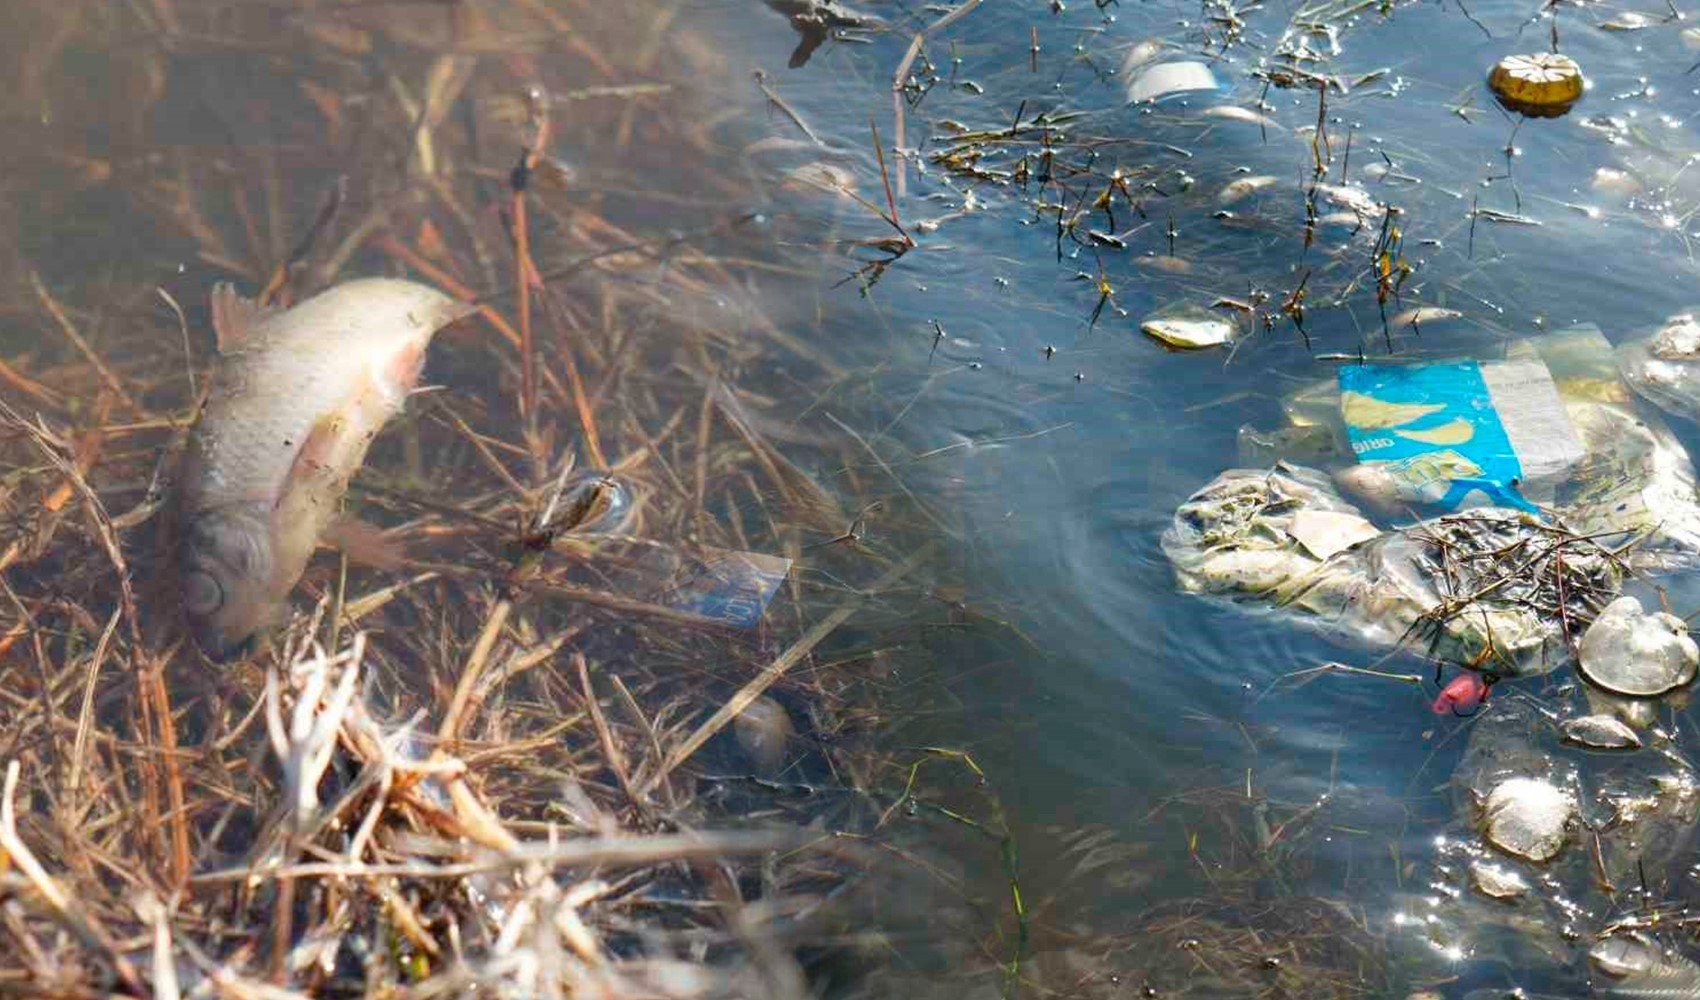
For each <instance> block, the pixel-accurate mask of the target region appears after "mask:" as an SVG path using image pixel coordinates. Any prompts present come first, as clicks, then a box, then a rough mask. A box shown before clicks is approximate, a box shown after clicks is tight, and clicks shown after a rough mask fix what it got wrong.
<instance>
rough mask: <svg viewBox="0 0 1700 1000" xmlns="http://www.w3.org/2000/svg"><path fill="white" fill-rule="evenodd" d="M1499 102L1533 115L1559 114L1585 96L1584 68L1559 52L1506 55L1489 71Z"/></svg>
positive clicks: (1491, 83)
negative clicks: (1583, 83)
mask: <svg viewBox="0 0 1700 1000" xmlns="http://www.w3.org/2000/svg"><path fill="white" fill-rule="evenodd" d="M1488 86H1489V87H1491V88H1492V89H1493V93H1494V96H1495V97H1497V98H1499V103H1501V104H1503V105H1505V107H1506V108H1507V109H1509V110H1511V111H1516V112H1519V113H1521V114H1525V115H1529V116H1530V117H1534V118H1556V117H1558V116H1559V115H1562V114H1564V113H1565V112H1566V111H1569V110H1570V106H1571V105H1573V104H1575V103H1576V101H1577V100H1578V99H1579V98H1580V97H1581V96H1582V89H1583V85H1582V68H1581V67H1580V66H1577V65H1576V60H1574V59H1572V58H1570V57H1569V56H1565V55H1559V54H1558V53H1556V52H1537V53H1534V54H1533V55H1526V56H1506V57H1505V58H1504V59H1501V60H1500V61H1499V63H1498V64H1497V65H1496V66H1494V68H1493V71H1492V72H1490V73H1489V74H1488Z"/></svg>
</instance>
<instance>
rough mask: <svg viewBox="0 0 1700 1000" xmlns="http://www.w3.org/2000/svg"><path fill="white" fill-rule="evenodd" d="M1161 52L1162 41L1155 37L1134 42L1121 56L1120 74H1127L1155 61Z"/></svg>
mask: <svg viewBox="0 0 1700 1000" xmlns="http://www.w3.org/2000/svg"><path fill="white" fill-rule="evenodd" d="M1162 54H1163V43H1162V42H1160V41H1158V40H1157V39H1155V38H1147V39H1145V40H1144V41H1142V42H1135V43H1134V44H1133V45H1132V46H1130V47H1129V48H1128V50H1127V54H1126V55H1124V56H1122V69H1121V74H1122V76H1124V77H1125V76H1128V75H1130V74H1132V73H1133V72H1134V71H1135V70H1137V69H1139V68H1140V67H1141V66H1147V65H1149V64H1151V63H1153V62H1156V61H1157V57H1158V56H1160V55H1162Z"/></svg>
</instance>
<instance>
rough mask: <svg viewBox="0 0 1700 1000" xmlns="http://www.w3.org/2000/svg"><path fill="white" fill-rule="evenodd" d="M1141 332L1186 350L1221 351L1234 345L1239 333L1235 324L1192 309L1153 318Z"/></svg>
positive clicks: (1223, 318) (1142, 326) (1143, 325)
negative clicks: (1213, 348)
mask: <svg viewBox="0 0 1700 1000" xmlns="http://www.w3.org/2000/svg"><path fill="white" fill-rule="evenodd" d="M1139 328H1140V329H1141V330H1142V331H1144V332H1145V333H1146V334H1147V335H1148V336H1151V337H1155V338H1156V339H1158V340H1160V341H1162V342H1163V343H1165V344H1167V345H1169V346H1170V347H1178V348H1181V349H1183V350H1198V349H1200V348H1205V347H1221V346H1223V345H1225V344H1229V343H1232V342H1233V339H1234V335H1235V334H1236V332H1237V330H1236V328H1235V327H1234V323H1233V321H1232V320H1230V319H1227V318H1225V317H1222V316H1218V315H1216V314H1214V313H1211V312H1207V311H1205V310H1203V309H1196V308H1190V307H1189V308H1184V309H1179V310H1175V311H1173V312H1170V313H1168V314H1164V315H1156V316H1149V317H1147V318H1146V319H1145V321H1144V322H1143V323H1140V324H1139Z"/></svg>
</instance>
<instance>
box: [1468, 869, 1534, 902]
mask: <svg viewBox="0 0 1700 1000" xmlns="http://www.w3.org/2000/svg"><path fill="white" fill-rule="evenodd" d="M1470 883H1471V884H1472V885H1474V886H1475V887H1476V891H1477V892H1479V893H1481V894H1482V895H1484V896H1488V897H1490V898H1492V899H1516V898H1517V897H1518V896H1521V895H1523V894H1524V893H1525V892H1528V891H1529V883H1528V881H1526V880H1525V879H1524V878H1523V876H1522V875H1519V874H1518V873H1517V872H1514V871H1512V870H1511V869H1509V868H1507V867H1505V866H1504V865H1499V864H1494V863H1493V862H1490V861H1472V862H1470Z"/></svg>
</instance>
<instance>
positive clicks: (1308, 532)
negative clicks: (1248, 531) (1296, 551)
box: [1287, 510, 1381, 559]
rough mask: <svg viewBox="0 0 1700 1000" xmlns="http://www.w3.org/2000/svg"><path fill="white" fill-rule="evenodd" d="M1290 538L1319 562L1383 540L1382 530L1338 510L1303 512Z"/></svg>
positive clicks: (1290, 527) (1289, 531) (1289, 527)
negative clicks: (1336, 554)
mask: <svg viewBox="0 0 1700 1000" xmlns="http://www.w3.org/2000/svg"><path fill="white" fill-rule="evenodd" d="M1287 534H1289V535H1292V536H1293V540H1294V541H1296V542H1298V543H1299V544H1300V545H1302V546H1304V548H1305V551H1306V552H1309V553H1310V554H1311V555H1313V556H1315V557H1316V558H1318V559H1327V558H1328V557H1329V556H1331V555H1333V554H1335V553H1336V552H1344V551H1346V550H1347V549H1349V548H1351V547H1352V546H1354V545H1357V544H1358V543H1359V542H1367V541H1369V540H1370V539H1372V538H1380V537H1381V529H1380V528H1377V527H1376V526H1375V525H1373V524H1371V523H1370V522H1369V521H1367V520H1365V519H1364V518H1361V517H1359V516H1358V515H1356V514H1348V513H1345V512H1344V511H1337V510H1301V511H1299V512H1298V513H1296V514H1294V515H1293V521H1292V523H1291V524H1289V525H1287Z"/></svg>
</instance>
